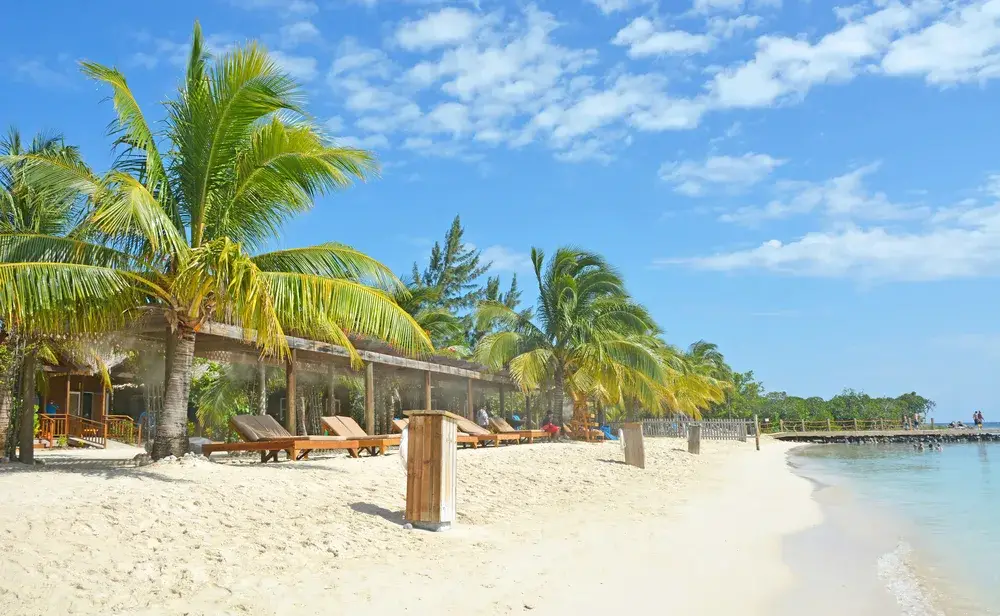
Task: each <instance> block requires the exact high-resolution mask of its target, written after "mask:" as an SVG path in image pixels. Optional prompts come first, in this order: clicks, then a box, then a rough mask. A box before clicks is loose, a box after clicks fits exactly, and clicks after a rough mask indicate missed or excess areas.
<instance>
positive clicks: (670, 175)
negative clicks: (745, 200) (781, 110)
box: [660, 152, 785, 196]
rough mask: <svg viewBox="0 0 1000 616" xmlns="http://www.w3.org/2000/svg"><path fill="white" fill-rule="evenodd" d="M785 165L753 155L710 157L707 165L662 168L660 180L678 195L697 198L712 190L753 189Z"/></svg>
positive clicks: (681, 164)
mask: <svg viewBox="0 0 1000 616" xmlns="http://www.w3.org/2000/svg"><path fill="white" fill-rule="evenodd" d="M784 163H785V161H784V160H781V159H778V158H773V157H771V156H769V155H767V154H757V153H754V152H748V153H746V154H744V155H742V156H710V157H709V158H707V159H705V160H704V161H693V160H686V161H682V162H672V163H664V164H663V165H662V166H661V167H660V178H662V179H663V180H664V181H666V182H669V183H671V184H673V185H674V190H675V191H676V192H679V193H681V194H684V195H688V196H697V195H701V194H704V193H705V191H706V188H710V187H719V188H726V189H733V188H746V187H748V186H752V185H754V184H756V183H758V182H760V181H761V180H763V179H764V178H766V177H767V176H768V175H770V174H771V172H772V171H774V170H775V169H777V168H778V167H779V166H781V165H783V164H784Z"/></svg>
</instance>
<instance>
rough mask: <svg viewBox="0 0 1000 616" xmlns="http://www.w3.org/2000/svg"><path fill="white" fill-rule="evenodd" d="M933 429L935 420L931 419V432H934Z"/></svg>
mask: <svg viewBox="0 0 1000 616" xmlns="http://www.w3.org/2000/svg"><path fill="white" fill-rule="evenodd" d="M933 429H934V418H933V417H931V430H933Z"/></svg>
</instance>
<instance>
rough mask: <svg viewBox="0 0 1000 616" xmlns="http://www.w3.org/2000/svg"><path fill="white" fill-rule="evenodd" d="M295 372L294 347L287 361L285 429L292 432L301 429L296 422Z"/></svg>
mask: <svg viewBox="0 0 1000 616" xmlns="http://www.w3.org/2000/svg"><path fill="white" fill-rule="evenodd" d="M295 372H296V369H295V349H292V356H291V357H289V358H288V360H287V361H286V362H285V430H288V431H289V432H291V433H292V434H297V433H298V429H299V427H298V425H297V424H296V422H295V401H296V392H295V376H296V374H295Z"/></svg>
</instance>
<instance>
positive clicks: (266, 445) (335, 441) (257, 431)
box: [201, 415, 360, 462]
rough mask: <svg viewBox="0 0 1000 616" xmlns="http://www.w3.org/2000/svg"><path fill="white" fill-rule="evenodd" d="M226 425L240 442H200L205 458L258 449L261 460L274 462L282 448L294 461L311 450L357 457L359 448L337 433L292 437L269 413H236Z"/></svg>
mask: <svg viewBox="0 0 1000 616" xmlns="http://www.w3.org/2000/svg"><path fill="white" fill-rule="evenodd" d="M229 427H230V428H232V429H233V431H234V432H236V434H237V435H239V437H240V438H241V439H243V442H242V443H209V444H207V445H202V446H201V452H202V453H203V454H205V457H209V456H211V455H212V454H213V453H215V452H217V451H259V452H260V461H261V462H268V461H272V460H273V461H274V462H277V461H278V452H279V451H284V452H285V453H286V454H287V455H288V459H289V460H290V461H293V462H294V461H295V460H302V459H305V458H308V457H309V452H310V451H313V450H314V449H346V450H347V451H348V453H350V454H351V457H354V458H356V457H358V448H359V447H360V444H359V443H358V441H355V440H351V439H347V438H344V437H340V436H295V435H293V434H290V433H289V432H288V431H287V430H285V428H284V426H282V425H281V424H279V423H278V422H277V420H275V419H274V417H271V416H270V415H237V416H235V417H233V418H232V419H230V420H229Z"/></svg>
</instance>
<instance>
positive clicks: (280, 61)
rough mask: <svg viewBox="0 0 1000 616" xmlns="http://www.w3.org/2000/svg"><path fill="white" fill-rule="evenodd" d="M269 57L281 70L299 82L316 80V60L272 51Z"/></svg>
mask: <svg viewBox="0 0 1000 616" xmlns="http://www.w3.org/2000/svg"><path fill="white" fill-rule="evenodd" d="M269 55H270V56H271V59H272V60H274V62H275V63H276V64H277V65H278V66H280V67H281V68H282V70H284V71H285V72H286V73H288V74H289V75H291V76H292V77H294V78H295V79H298V80H299V81H312V80H313V79H315V78H316V75H317V71H316V58H313V57H311V56H293V55H291V54H287V53H284V52H281V51H272V52H270V54H269Z"/></svg>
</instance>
